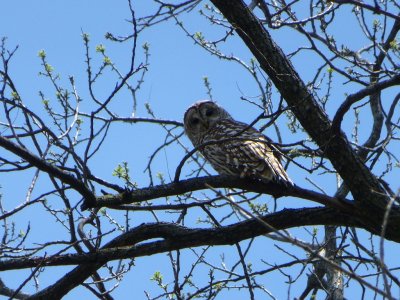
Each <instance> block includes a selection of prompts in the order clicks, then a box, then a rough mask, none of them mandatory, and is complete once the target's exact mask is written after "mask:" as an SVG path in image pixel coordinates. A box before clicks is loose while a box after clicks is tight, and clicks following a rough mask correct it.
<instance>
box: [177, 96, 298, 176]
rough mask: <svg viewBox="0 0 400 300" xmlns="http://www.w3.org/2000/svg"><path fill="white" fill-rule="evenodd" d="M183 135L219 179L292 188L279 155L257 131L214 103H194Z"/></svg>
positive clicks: (185, 120) (185, 122)
mask: <svg viewBox="0 0 400 300" xmlns="http://www.w3.org/2000/svg"><path fill="white" fill-rule="evenodd" d="M184 126H185V133H186V135H187V136H188V137H189V139H190V140H191V142H192V143H193V145H194V146H195V147H197V146H200V145H202V144H205V146H204V147H200V149H199V151H200V152H201V153H202V154H203V155H204V157H205V158H206V159H207V160H208V161H209V162H210V164H211V165H212V166H213V168H214V169H215V170H216V171H217V172H218V173H219V174H221V175H239V176H240V177H242V178H243V177H256V178H260V179H264V180H268V181H269V180H277V181H283V182H284V183H286V184H293V183H292V181H291V180H290V179H289V177H288V175H287V174H286V172H285V170H284V169H283V167H282V165H281V163H280V160H281V152H280V151H279V149H278V148H277V147H276V146H274V145H273V144H272V143H271V140H270V139H269V138H267V137H266V136H264V135H263V134H262V133H261V132H259V131H258V130H256V129H254V128H252V127H250V126H249V125H247V124H245V123H241V122H238V121H236V120H234V119H233V118H232V117H231V115H230V114H229V113H228V112H227V111H226V110H225V109H223V108H222V107H220V106H218V105H217V104H216V103H215V102H213V101H210V100H204V101H199V102H196V103H194V104H193V105H192V106H191V107H189V108H188V110H187V111H186V112H185V116H184Z"/></svg>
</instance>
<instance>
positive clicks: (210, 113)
mask: <svg viewBox="0 0 400 300" xmlns="http://www.w3.org/2000/svg"><path fill="white" fill-rule="evenodd" d="M213 114H214V109H212V108H208V109H207V110H206V116H207V117H210V116H212V115H213Z"/></svg>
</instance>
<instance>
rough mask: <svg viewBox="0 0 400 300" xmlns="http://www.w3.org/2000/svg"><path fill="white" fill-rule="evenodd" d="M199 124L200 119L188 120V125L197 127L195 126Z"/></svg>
mask: <svg viewBox="0 0 400 300" xmlns="http://www.w3.org/2000/svg"><path fill="white" fill-rule="evenodd" d="M199 122H200V119H198V118H192V119H191V120H190V123H191V124H192V125H197V124H199Z"/></svg>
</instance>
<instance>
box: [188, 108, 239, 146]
mask: <svg viewBox="0 0 400 300" xmlns="http://www.w3.org/2000/svg"><path fill="white" fill-rule="evenodd" d="M223 119H232V117H231V115H230V114H229V113H228V112H227V111H226V110H225V109H223V108H222V107H221V106H219V105H217V104H216V103H215V102H213V101H211V100H202V101H198V102H196V103H194V104H193V105H192V106H190V107H189V108H188V109H187V110H186V112H185V116H184V118H183V123H184V125H185V133H186V134H187V136H188V137H189V139H190V140H191V141H192V143H193V144H195V145H196V144H198V143H199V141H200V139H202V138H203V136H204V134H205V133H207V131H208V130H210V128H212V127H213V126H214V125H215V124H216V123H217V122H218V121H220V120H223Z"/></svg>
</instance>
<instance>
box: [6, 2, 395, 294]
mask: <svg viewBox="0 0 400 300" xmlns="http://www.w3.org/2000/svg"><path fill="white" fill-rule="evenodd" d="M133 2H136V1H133ZM137 2H138V3H134V8H135V10H136V14H137V16H138V17H139V16H143V15H146V14H149V13H150V12H151V11H153V10H152V9H153V8H152V7H151V6H150V5H149V4H148V3H149V2H147V1H137ZM2 11H3V13H2V17H1V18H0V37H2V36H6V37H8V40H7V44H8V46H9V47H10V48H13V47H14V46H16V45H18V46H19V49H18V51H17V52H16V54H15V57H14V59H13V61H12V63H11V70H10V73H11V75H12V78H13V80H14V82H15V83H16V85H17V87H18V88H19V90H20V91H21V97H22V98H23V99H24V101H25V103H26V105H29V107H30V108H32V109H33V110H35V111H36V112H37V113H39V114H40V115H45V113H44V112H43V108H42V103H41V100H40V97H39V91H43V92H44V93H45V94H46V96H47V97H49V98H50V99H54V91H53V90H52V89H51V86H50V84H49V83H48V81H47V80H46V79H45V78H43V77H40V76H38V73H39V72H40V71H41V69H42V68H41V66H40V59H39V57H38V52H39V51H40V50H42V49H43V50H45V51H46V54H47V59H48V62H49V63H50V64H51V65H52V66H53V67H54V69H55V72H57V73H59V74H60V75H61V82H62V83H63V84H64V85H66V86H68V76H73V77H74V78H75V82H76V85H77V89H78V93H79V94H80V96H81V98H82V99H83V102H82V110H84V111H87V112H88V111H90V109H91V104H90V102H89V101H86V100H87V99H88V98H89V94H88V90H87V79H86V73H85V64H84V59H85V57H84V46H83V41H82V32H84V33H88V34H89V35H90V47H91V51H92V56H93V61H94V63H95V64H97V65H99V64H100V63H101V61H102V58H101V56H100V55H99V54H98V53H96V52H95V47H96V45H99V44H103V45H104V46H105V47H106V51H107V53H108V54H109V56H110V58H111V59H112V61H113V62H114V63H115V64H116V65H117V66H118V67H119V68H120V69H121V70H122V71H124V70H127V69H128V67H129V52H130V48H129V45H121V44H115V43H112V42H110V41H108V40H106V39H105V38H104V35H105V33H106V32H112V33H113V34H115V35H117V36H118V35H119V36H124V35H127V34H129V33H130V32H131V25H130V24H129V23H128V22H127V21H126V20H127V19H129V17H130V15H129V10H128V6H127V3H126V2H125V1H115V2H113V3H112V5H111V4H110V1H105V0H101V1H96V2H94V1H87V0H85V1H77V0H74V1H49V0H48V1H21V0H19V1H6V2H5V3H3V4H2ZM4 12H6V13H4ZM348 12H349V10H347V11H346V10H344V11H343V12H341V13H342V14H343V16H341V17H342V18H343V19H345V18H346V14H348ZM181 20H182V21H183V22H184V24H185V25H186V26H187V28H188V29H189V30H190V31H191V32H192V33H194V32H198V31H202V32H203V33H204V35H205V36H206V37H213V36H220V33H219V32H217V31H216V29H215V28H214V27H212V26H211V27H210V26H209V25H207V22H206V21H205V20H204V19H203V18H201V17H200V16H199V14H198V13H197V12H192V13H191V14H189V15H183V16H182V18H181ZM347 25H348V26H349V27H351V26H352V25H354V24H347ZM282 32H283V34H282ZM337 33H341V37H343V40H348V39H349V38H352V40H351V43H352V44H353V45H354V46H359V45H360V44H361V40H359V39H358V38H355V37H357V36H358V34H357V29H356V28H355V27H354V30H351V31H350V30H349V31H346V32H339V31H338V32H337ZM273 36H274V38H275V39H276V41H277V43H278V44H279V45H280V46H281V47H283V49H284V51H285V52H286V53H289V52H291V51H294V50H295V49H296V48H297V47H298V44H299V43H300V44H301V43H305V41H304V40H302V39H299V38H298V37H297V35H295V34H293V33H292V32H291V31H289V30H283V31H279V34H278V33H275V32H274V33H273ZM144 43H148V44H149V45H150V64H149V66H148V69H149V71H148V73H147V74H146V78H145V83H144V84H143V87H142V89H141V90H140V92H139V93H138V99H139V103H138V110H137V116H143V117H147V116H148V115H147V113H146V110H145V108H144V104H145V103H150V105H151V106H152V108H153V110H154V112H155V114H156V115H157V116H158V117H160V118H164V119H172V120H179V121H181V119H182V116H183V113H184V111H185V110H186V108H187V107H188V106H189V105H190V104H191V103H193V102H195V101H196V100H198V99H204V98H207V90H206V88H205V87H204V84H203V78H204V77H205V76H206V77H208V78H209V81H210V83H211V86H212V92H213V98H214V99H215V100H218V102H219V103H220V104H221V105H222V106H224V107H226V108H227V109H228V110H229V111H230V112H231V113H232V115H233V116H234V117H235V118H237V119H238V120H240V121H243V122H250V121H252V120H253V119H254V118H255V117H257V116H258V114H259V111H258V110H257V109H255V108H254V107H253V106H251V105H248V104H247V103H245V102H243V101H239V100H238V99H239V98H240V97H241V96H242V95H246V96H248V97H257V96H258V93H259V91H258V89H257V86H256V84H255V83H254V81H253V79H252V78H251V76H249V74H248V73H247V72H246V71H244V69H243V67H241V66H239V65H238V64H235V63H230V62H226V61H222V60H220V59H218V58H216V57H213V56H211V55H209V54H208V53H207V52H206V51H205V50H203V49H201V48H200V47H196V46H194V42H193V41H192V40H191V39H189V38H187V37H185V33H184V32H183V31H182V30H180V29H179V28H178V27H177V26H176V25H175V22H174V21H170V22H168V23H165V24H162V25H159V26H155V27H152V28H149V29H146V30H145V31H144V32H143V34H141V35H140V36H139V39H138V46H139V48H138V49H139V50H138V52H137V61H138V62H139V61H141V60H143V59H144V57H143V51H142V49H141V45H143V44H144ZM223 48H224V50H225V51H226V53H227V54H231V53H232V54H234V55H235V56H238V57H240V58H241V59H242V60H243V61H244V62H246V63H249V61H250V58H251V54H250V53H249V51H248V50H247V49H246V48H245V47H244V46H243V45H242V42H241V41H240V40H239V39H237V38H236V39H233V41H230V42H229V43H228V44H227V45H225V46H224V47H223ZM318 63H319V62H318V61H314V60H311V59H310V58H309V57H307V52H303V53H302V54H300V55H299V56H295V57H294V59H293V64H294V65H295V67H296V68H297V70H298V72H299V73H300V75H301V76H302V78H304V81H306V82H307V81H308V80H310V79H311V76H312V75H313V66H315V65H317V64H318ZM106 79H107V80H104V81H102V82H101V85H98V86H97V89H96V92H97V93H98V95H99V96H100V97H101V96H105V95H107V94H109V92H110V91H111V90H112V89H113V88H114V86H115V83H116V79H115V78H113V77H111V76H110V77H106ZM338 82H339V83H337V86H336V89H335V90H334V91H333V97H337V99H338V101H333V103H331V104H329V105H330V106H329V108H330V109H334V108H337V106H338V103H340V101H342V100H343V99H344V98H343V96H344V94H345V93H350V92H354V86H353V85H347V86H342V85H341V82H340V81H338ZM233 99H234V100H233ZM54 101H55V100H54ZM273 101H274V102H275V105H276V103H277V102H278V101H279V95H278V94H276V92H274V94H273ZM113 108H114V109H115V111H116V112H117V113H118V114H119V115H120V116H130V114H131V113H132V111H131V110H130V108H131V105H130V100H129V94H128V93H121V94H120V95H119V96H118V97H117V99H116V101H115V102H114V103H113ZM334 111H335V110H330V113H331V115H332V114H333V112H334ZM44 118H45V117H44ZM351 121H352V118H351V117H349V118H348V119H346V120H345V123H344V124H345V125H346V124H350V123H351ZM286 122H287V120H286V119H284V118H280V119H279V120H278V124H279V126H280V127H281V133H282V137H283V142H284V143H290V142H293V141H296V140H299V138H300V137H303V138H304V135H302V134H301V133H298V134H296V135H292V134H291V133H290V131H289V130H288V129H287V127H286ZM367 123H368V120H366V124H367ZM365 128H366V129H368V128H367V127H365ZM160 132H161V134H160ZM268 133H270V134H271V137H272V138H273V139H276V135H274V132H273V130H272V128H270V129H268V130H267V134H268ZM367 133H368V130H361V136H364V137H365V135H366V134H367ZM347 134H350V132H349V131H348V132H347ZM109 136H110V138H109V139H108V140H107V141H106V143H105V145H104V147H103V148H102V151H101V153H100V154H99V155H98V156H97V157H96V158H95V159H94V160H93V161H92V162H91V164H90V166H91V167H92V170H93V171H94V172H95V173H96V175H98V176H100V177H102V178H105V179H107V180H110V181H114V182H116V180H117V179H116V178H115V177H113V176H112V171H113V169H114V168H115V167H116V166H117V164H118V163H121V162H122V161H127V162H129V166H130V169H131V177H132V179H133V180H134V181H136V182H137V183H138V184H139V186H146V185H147V184H148V176H147V174H144V172H143V170H144V169H145V167H146V163H147V159H148V157H149V156H150V155H151V153H152V151H154V149H156V147H157V146H158V145H160V144H162V142H163V139H164V136H165V134H164V132H163V131H160V128H159V127H158V126H156V125H147V124H145V125H143V124H138V125H132V126H130V125H126V124H118V125H115V126H113V127H112V128H111V130H110V134H109ZM182 141H183V142H184V143H185V144H186V145H187V147H191V145H190V143H189V141H188V139H187V138H185V137H184V138H183V139H182ZM183 155H184V152H183V150H182V149H179V150H177V149H176V148H170V149H167V150H166V151H165V153H162V154H161V155H159V156H158V157H157V159H156V160H155V164H154V170H155V171H159V172H161V173H163V174H164V176H165V178H166V180H167V181H169V177H170V176H172V177H173V174H174V171H175V167H176V166H177V164H178V163H179V161H180V159H181V158H182V157H183ZM188 170H189V169H186V171H188ZM396 172H397V173H395V174H398V173H399V172H398V171H396ZM289 174H290V176H291V178H292V179H294V180H295V181H296V182H297V183H299V185H301V186H303V187H305V188H312V185H310V184H309V182H307V181H306V180H305V178H306V177H310V178H313V180H316V181H317V183H318V185H320V186H322V187H323V188H324V190H325V191H326V192H327V193H328V194H332V193H333V192H334V191H335V178H334V176H324V177H323V178H328V179H327V180H326V179H322V180H319V179H318V178H319V177H317V176H315V175H309V174H308V173H306V172H304V171H301V170H299V169H298V168H295V167H293V166H292V167H291V168H289ZM399 175H400V174H399ZM31 177H32V172H26V173H24V174H15V175H8V174H7V175H5V174H3V173H0V184H1V186H2V190H1V191H2V193H3V202H4V205H5V206H6V207H7V209H11V208H12V207H13V206H14V205H15V203H19V202H22V201H23V199H24V197H25V193H26V188H27V187H28V185H29V180H30V178H31ZM16 180H18V186H17V185H16V184H15V182H16ZM46 180H47V178H45V176H44V175H42V177H41V179H40V181H39V183H38V189H37V190H36V191H35V193H36V194H37V195H38V194H40V191H41V188H45V186H46V184H47V183H48V182H47V181H46ZM388 180H389V182H390V183H391V184H394V187H393V188H395V187H396V186H395V182H394V179H393V178H392V179H391V178H388ZM121 184H122V183H121ZM19 187H21V188H19ZM267 202H268V204H269V205H272V204H273V200H271V199H270V198H268V200H267ZM278 205H279V207H280V208H283V207H303V206H308V205H310V206H311V205H312V204H310V203H308V202H305V201H298V199H282V200H280V201H279V204H278ZM35 213H37V211H36V210H35V208H32V209H28V210H27V212H26V213H25V214H23V215H22V216H18V217H17V218H16V219H15V220H16V222H17V227H18V229H20V230H25V228H26V226H27V224H28V222H29V223H30V225H31V227H32V232H33V233H32V235H31V237H30V242H32V243H34V242H36V243H37V242H44V241H46V238H47V236H49V235H50V236H57V234H63V233H65V232H64V231H63V228H62V226H61V225H60V224H57V223H55V222H54V219H53V218H51V217H49V216H47V215H40V216H37V215H35ZM198 213H199V214H201V212H198ZM110 215H113V216H114V217H116V218H117V219H123V218H121V216H120V215H117V214H114V213H113V212H110ZM160 217H161V218H162V219H166V220H168V219H172V218H171V217H170V216H168V215H163V214H160ZM146 218H147V216H145V215H144V214H143V215H141V214H137V215H135V219H134V220H132V226H134V225H137V224H140V223H141V222H145V221H151V219H146ZM49 224H51V226H49ZM53 224H54V225H53ZM193 225H194V226H199V225H196V224H195V222H194V221H193ZM292 234H294V235H296V234H299V236H307V234H306V233H305V231H304V229H294V230H293V231H292ZM361 234H362V233H361ZM365 236H366V235H365ZM265 240H266V239H265V238H259V239H257V241H256V242H255V243H256V244H257V246H256V247H253V249H259V250H257V251H256V250H252V256H251V259H252V260H254V261H256V260H257V258H260V257H263V255H264V254H265V251H268V249H264V245H265ZM247 243H248V241H246V242H244V243H243V245H246V244H247ZM288 248H289V249H291V250H292V248H291V247H289V246H288ZM292 251H299V250H298V249H297V250H296V249H293V250H292ZM209 252H211V253H213V256H212V257H213V259H214V260H215V262H218V261H219V260H220V256H221V255H222V254H224V252H225V250H224V248H222V247H216V248H213V249H211V250H209ZM390 254H391V252H390V250H389V251H388V254H387V255H389V256H390ZM185 255H187V256H186V257H185V260H187V261H188V264H190V263H191V261H192V259H194V258H193V254H191V252H190V251H185ZM225 255H226V256H229V255H233V256H234V255H235V254H234V253H233V254H232V253H231V252H228V251H226V253H225ZM268 255H270V257H271V259H272V260H273V261H274V262H277V261H282V262H283V261H285V259H286V258H287V257H285V256H284V255H282V253H280V252H279V251H271V253H269V254H268ZM299 255H300V256H304V253H303V252H301V253H300V254H299ZM168 260H169V259H168V257H167V256H166V255H165V254H161V255H157V256H154V257H152V258H139V259H138V260H137V261H136V266H135V267H133V269H132V270H131V271H130V273H129V274H127V275H126V277H125V279H124V280H123V282H122V283H121V286H120V287H119V288H118V289H117V290H116V291H115V292H114V293H113V295H114V296H115V298H116V299H123V298H124V297H127V295H132V292H131V291H132V287H133V288H134V290H135V292H140V294H137V295H135V296H136V297H137V299H142V298H143V299H144V298H145V295H144V292H143V290H147V291H149V292H151V293H152V295H153V296H154V295H156V294H157V293H160V290H157V288H155V284H154V283H153V282H151V281H150V280H149V278H150V277H151V276H152V274H153V273H154V272H155V271H158V270H161V271H162V272H163V274H164V275H165V279H166V282H170V281H172V277H171V272H170V267H169V265H168ZM67 269H70V268H51V270H50V271H49V272H47V273H45V274H44V276H42V277H41V282H40V283H41V288H43V287H44V286H46V285H47V284H51V283H53V282H54V279H55V278H58V277H59V276H61V275H62V274H63V273H64V272H65V271H66V270H67ZM207 271H208V270H207V269H206V268H204V269H203V270H201V271H200V274H202V275H203V276H204V282H203V284H205V283H206V282H207ZM297 271H299V270H297ZM29 273H30V271H29V270H27V271H22V272H21V271H19V272H8V273H7V274H0V276H1V278H2V279H4V280H5V282H6V283H8V284H10V286H11V287H14V288H15V287H16V286H17V283H13V281H14V280H17V279H18V281H16V282H20V280H19V279H20V278H23V276H27V275H28V274H29ZM21 274H24V275H21ZM284 280H286V278H285V277H284V276H283V275H282V274H274V275H268V276H266V277H265V278H263V282H264V284H265V285H266V287H267V289H271V292H272V293H273V294H274V295H275V296H276V297H277V298H278V299H281V298H284V297H286V296H287V294H286V292H287V291H286V290H282V289H280V288H279V287H278V286H274V285H273V284H271V282H273V281H278V282H282V281H284ZM14 284H15V285H14ZM303 284H304V281H301V282H299V283H297V284H296V287H297V288H298V289H299V290H296V291H295V292H294V295H296V296H297V295H298V294H299V293H298V292H299V291H301V288H302V285H303ZM27 287H28V289H27V290H26V291H27V292H32V291H33V290H34V287H33V284H31V283H30V284H28V286H27ZM353 288H354V289H352V290H351V292H354V293H358V292H359V290H358V289H357V287H353ZM234 293H236V292H234ZM237 293H239V295H242V296H243V294H240V293H241V292H237ZM88 295H89V293H88V292H87V291H86V290H85V289H84V288H78V289H75V290H74V291H72V292H71V293H70V294H68V296H67V297H66V299H76V297H82V298H84V297H87V296H88ZM294 295H293V296H294ZM229 296H231V295H227V294H225V297H226V298H225V299H228V297H229ZM346 296H347V297H348V298H349V299H350V298H351V295H350V294H346Z"/></svg>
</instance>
